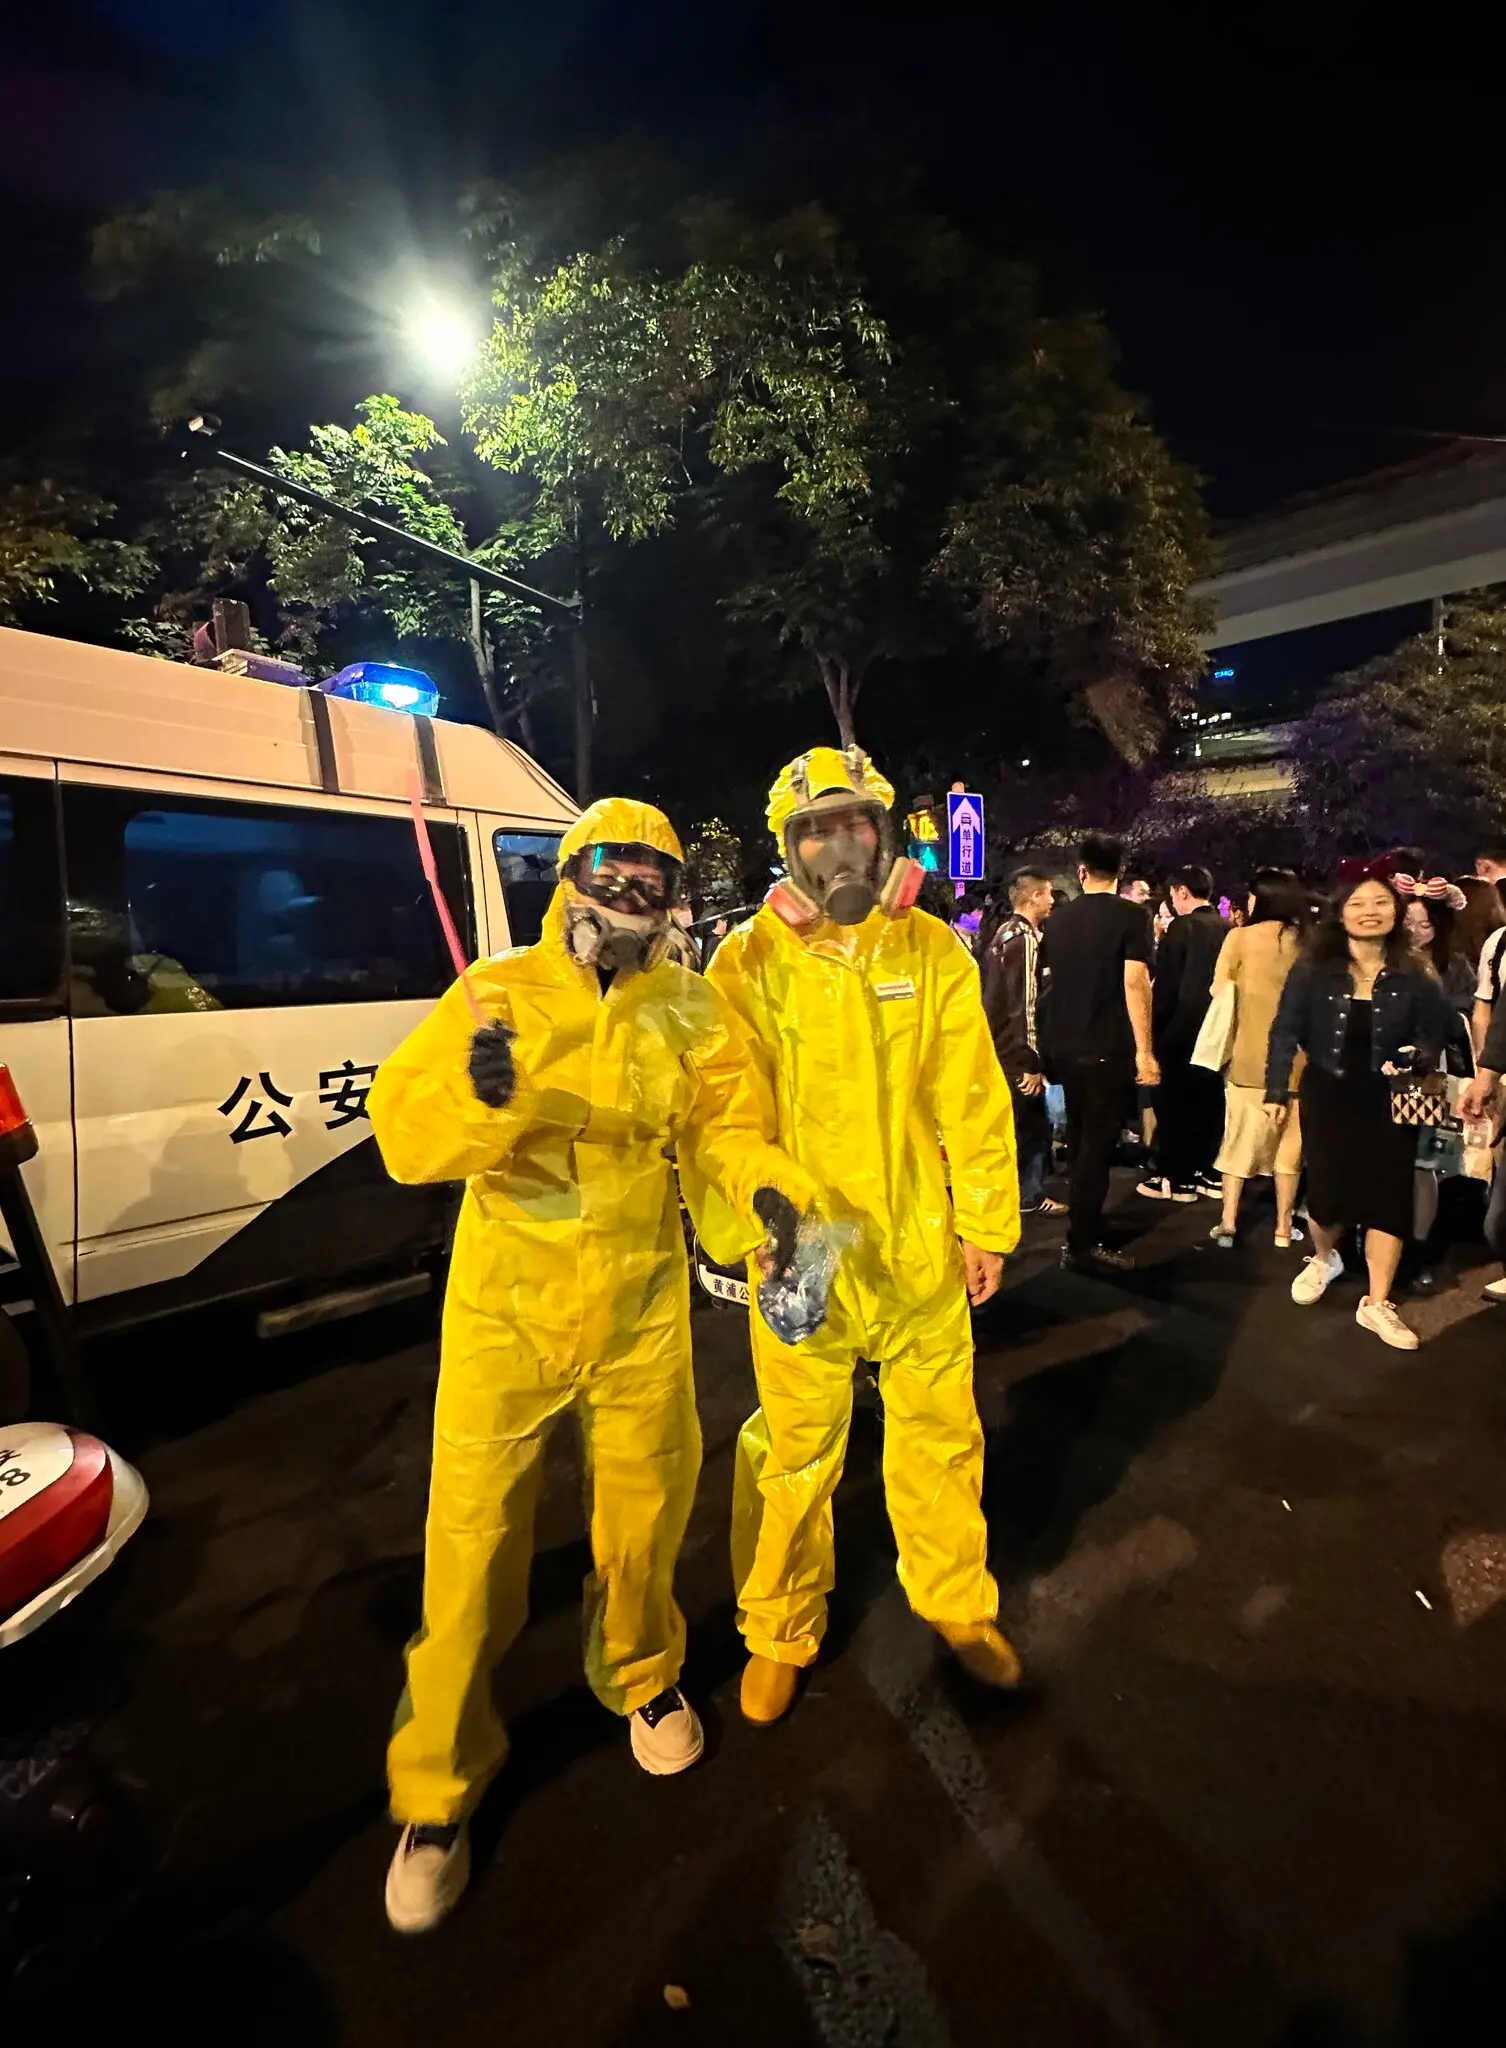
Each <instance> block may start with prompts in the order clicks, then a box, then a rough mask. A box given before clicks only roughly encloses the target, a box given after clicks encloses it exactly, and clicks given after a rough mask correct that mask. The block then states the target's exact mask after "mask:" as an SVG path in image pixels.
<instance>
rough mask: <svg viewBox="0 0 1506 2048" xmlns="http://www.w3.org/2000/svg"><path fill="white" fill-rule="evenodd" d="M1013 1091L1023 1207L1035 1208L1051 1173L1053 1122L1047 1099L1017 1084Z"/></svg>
mask: <svg viewBox="0 0 1506 2048" xmlns="http://www.w3.org/2000/svg"><path fill="white" fill-rule="evenodd" d="M1009 1092H1010V1094H1011V1096H1012V1097H1013V1098H1014V1152H1015V1160H1016V1162H1017V1164H1018V1166H1019V1171H1020V1207H1021V1208H1022V1209H1034V1208H1035V1207H1036V1206H1037V1205H1038V1203H1039V1202H1040V1199H1041V1196H1042V1195H1043V1194H1044V1193H1045V1191H1046V1176H1047V1174H1048V1173H1049V1172H1050V1171H1051V1119H1050V1117H1049V1116H1048V1115H1047V1113H1046V1097H1045V1094H1044V1093H1042V1094H1040V1095H1022V1094H1021V1093H1020V1091H1019V1089H1018V1088H1016V1086H1015V1085H1014V1083H1013V1081H1011V1082H1010V1084H1009Z"/></svg>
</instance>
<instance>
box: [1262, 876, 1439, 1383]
mask: <svg viewBox="0 0 1506 2048" xmlns="http://www.w3.org/2000/svg"><path fill="white" fill-rule="evenodd" d="M1299 1047H1300V1048H1301V1050H1302V1051H1303V1052H1305V1053H1306V1054H1307V1067H1306V1070H1305V1072H1304V1073H1303V1076H1302V1089H1301V1100H1302V1131H1303V1139H1304V1143H1305V1146H1306V1151H1307V1208H1308V1215H1309V1217H1310V1219H1311V1222H1312V1230H1313V1247H1314V1248H1313V1255H1312V1257H1311V1258H1309V1259H1308V1260H1307V1261H1306V1263H1305V1264H1304V1266H1303V1268H1302V1271H1301V1272H1300V1273H1299V1274H1298V1275H1297V1277H1296V1279H1295V1280H1294V1281H1293V1282H1292V1299H1293V1301H1296V1302H1300V1303H1301V1304H1302V1305H1303V1306H1304V1307H1306V1306H1310V1305H1311V1304H1312V1303H1313V1302H1316V1301H1320V1300H1321V1299H1322V1297H1323V1296H1324V1294H1326V1293H1327V1291H1328V1289H1329V1287H1330V1286H1331V1285H1332V1284H1333V1282H1334V1281H1335V1280H1337V1279H1338V1277H1339V1275H1340V1274H1341V1273H1342V1272H1343V1270H1344V1261H1343V1259H1342V1258H1341V1257H1340V1255H1339V1245H1340V1244H1341V1242H1342V1241H1343V1238H1344V1235H1345V1232H1346V1231H1348V1230H1352V1229H1362V1230H1364V1232H1365V1263H1366V1265H1367V1267H1368V1268H1369V1278H1370V1291H1369V1293H1368V1294H1367V1295H1366V1296H1365V1297H1364V1299H1363V1300H1362V1301H1361V1303H1360V1305H1359V1308H1358V1310H1357V1311H1356V1314H1355V1321H1356V1322H1357V1323H1358V1324H1359V1325H1360V1327H1361V1328H1362V1329H1365V1330H1370V1331H1372V1332H1373V1333H1374V1334H1375V1335H1376V1336H1377V1337H1379V1338H1380V1339H1381V1341H1382V1342H1383V1343H1385V1344H1390V1345H1393V1346H1394V1347H1395V1348H1396V1349H1397V1350H1399V1351H1415V1350H1416V1349H1417V1345H1418V1337H1417V1333H1416V1332H1415V1331H1414V1330H1411V1329H1409V1328H1408V1327H1407V1325H1406V1324H1405V1323H1404V1322H1403V1321H1402V1319H1401V1317H1400V1316H1399V1315H1398V1314H1397V1312H1396V1307H1395V1304H1394V1303H1393V1302H1392V1300H1391V1287H1392V1283H1393V1282H1394V1281H1395V1278H1396V1268H1397V1265H1398V1263H1399V1261H1400V1259H1401V1254H1402V1247H1403V1245H1404V1243H1405V1240H1406V1237H1407V1234H1408V1232H1409V1230H1410V1229H1411V1223H1412V1172H1413V1167H1414V1165H1415V1163H1416V1157H1417V1133H1416V1132H1415V1130H1412V1129H1410V1128H1409V1127H1407V1126H1406V1125H1404V1124H1396V1123H1393V1122H1392V1121H1391V1092H1392V1090H1391V1083H1392V1080H1393V1079H1397V1080H1400V1079H1403V1078H1404V1077H1406V1076H1409V1075H1412V1074H1429V1073H1434V1072H1436V1071H1437V1069H1438V1067H1439V1065H1440V1063H1441V1062H1442V1061H1443V1060H1444V1059H1445V1057H1446V1058H1447V1060H1448V1063H1449V1065H1450V1067H1451V1068H1453V1070H1454V1071H1455V1072H1458V1073H1463V1074H1467V1073H1469V1072H1470V1071H1471V1069H1472V1062H1471V1060H1470V1053H1469V1039H1468V1034H1467V1033H1466V1032H1465V1030H1464V1028H1463V1024H1462V1020H1461V1019H1460V1017H1459V1013H1458V1012H1457V1011H1456V1010H1455V1009H1453V1008H1452V1007H1451V1006H1450V1004H1449V1002H1448V1000H1447V998H1446V997H1445V995H1444V993H1443V989H1442V987H1441V986H1440V984H1439V982H1438V980H1437V979H1436V977H1435V976H1434V975H1433V974H1431V973H1430V972H1429V971H1428V969H1427V967H1426V966H1425V965H1424V964H1422V963H1419V961H1418V959H1417V957H1416V955H1415V954H1414V953H1413V952H1412V949H1411V947H1410V945H1409V943H1408V940H1407V935H1406V930H1405V927H1404V925H1403V922H1402V913H1401V904H1400V901H1399V899H1398V897H1397V895H1396V892H1395V891H1394V890H1393V889H1392V888H1391V887H1390V885H1389V883H1386V882H1382V881H1377V880H1375V879H1374V878H1371V877H1367V878H1365V879H1364V880H1361V881H1358V882H1350V883H1348V884H1347V885H1346V886H1345V887H1343V888H1341V889H1340V890H1339V891H1338V893H1337V894H1336V895H1335V896H1334V898H1333V903H1332V908H1331V911H1330V914H1329V915H1328V916H1327V917H1326V918H1325V919H1324V920H1323V922H1322V923H1321V924H1320V925H1319V926H1318V928H1317V930H1316V931H1315V932H1314V934H1313V936H1312V939H1311V941H1310V943H1309V947H1308V952H1307V957H1306V959H1304V960H1300V961H1298V963H1297V965H1296V966H1295V967H1294V968H1293V969H1292V971H1291V974H1290V975H1289V976H1288V977H1287V982H1286V986H1285V988H1284V989H1283V990H1282V992H1281V1002H1280V1005H1279V1007H1278V1008H1277V1011H1276V1022H1275V1024H1274V1025H1273V1027H1272V1030H1271V1046H1270V1053H1269V1056H1268V1059H1267V1063H1266V1087H1265V1094H1266V1115H1267V1116H1268V1117H1270V1118H1271V1119H1272V1121H1273V1122H1274V1123H1276V1124H1277V1125H1278V1126H1279V1125H1280V1124H1281V1123H1282V1122H1284V1120H1285V1118H1286V1115H1287V1104H1288V1102H1289V1100H1290V1095H1291V1075H1292V1065H1293V1062H1294V1060H1295V1058H1296V1054H1297V1051H1298V1048H1299Z"/></svg>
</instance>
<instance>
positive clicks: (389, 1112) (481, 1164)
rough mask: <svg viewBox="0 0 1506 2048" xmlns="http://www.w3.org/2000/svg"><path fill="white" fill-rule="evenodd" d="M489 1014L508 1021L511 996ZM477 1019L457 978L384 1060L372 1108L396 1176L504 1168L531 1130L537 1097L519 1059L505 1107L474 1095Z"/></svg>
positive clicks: (452, 1176) (447, 1175)
mask: <svg viewBox="0 0 1506 2048" xmlns="http://www.w3.org/2000/svg"><path fill="white" fill-rule="evenodd" d="M486 1008H487V1012H488V1015H489V1016H491V1017H495V1018H497V1019H498V1020H499V1021H500V1022H501V1023H504V1024H506V1023H510V1022H511V1016H510V1013H509V1011H508V1008H507V1006H506V999H505V997H504V998H503V1000H502V1001H501V1002H498V1001H497V999H496V995H495V993H494V992H488V999H487V1003H486ZM475 1030H476V1020H475V1018H474V1017H473V1016H472V1014H471V1009H470V1005H469V1003H468V1002H467V1001H466V997H465V990H464V989H463V988H462V987H461V986H460V984H459V982H456V984H455V986H454V987H453V988H451V989H450V990H449V991H448V992H447V993H446V994H445V995H443V996H441V998H440V1000H439V1002H438V1004H437V1005H436V1006H435V1008H434V1009H433V1010H432V1011H431V1012H430V1014H429V1015H428V1016H427V1017H426V1018H425V1019H424V1021H423V1023H422V1024H420V1025H419V1026H418V1027H417V1028H416V1029H415V1030H413V1031H410V1032H409V1034H408V1036H407V1037H406V1038H405V1039H404V1040H403V1042H402V1044H401V1045H400V1046H399V1047H398V1049H397V1051H396V1052H395V1053H393V1054H392V1056H391V1057H390V1058H389V1059H386V1060H383V1062H382V1064H381V1066H380V1067H379V1068H378V1069H377V1077H376V1080H375V1081H374V1082H373V1083H372V1086H371V1094H370V1095H369V1096H368V1098H367V1102H366V1108H367V1112H368V1114H369V1115H370V1117H371V1122H372V1128H373V1129H374V1130H375V1132H376V1141H377V1144H378V1146H379V1147H380V1148H381V1153H382V1159H383V1162H384V1164H385V1165H386V1168H387V1171H388V1172H389V1173H390V1174H391V1175H392V1178H393V1179H394V1180H397V1181H404V1182H408V1183H413V1182H417V1181H434V1180H469V1179H470V1177H471V1175H472V1174H476V1173H487V1172H490V1171H491V1170H493V1169H494V1168H496V1167H498V1166H500V1165H501V1164H502V1162H503V1161H504V1160H505V1159H506V1157H507V1155H508V1153H509V1152H510V1151H511V1150H512V1148H513V1146H514V1145H515V1144H516V1143H517V1141H518V1139H519V1138H520V1137H521V1136H522V1134H523V1132H524V1131H525V1130H526V1129H527V1128H528V1125H529V1122H530V1121H531V1119H532V1116H533V1112H534V1107H535V1100H534V1092H533V1090H532V1089H531V1088H530V1086H529V1084H528V1079H527V1076H526V1074H525V1073H524V1072H523V1069H522V1065H521V1062H520V1063H519V1066H518V1088H517V1093H516V1094H515V1095H514V1096H513V1099H512V1101H511V1102H510V1103H509V1104H508V1105H507V1107H506V1109H488V1108H487V1106H486V1104H485V1103H484V1102H479V1101H478V1100H477V1099H476V1094H475V1091H474V1089H473V1088H472V1087H471V1077H470V1072H469V1067H468V1063H469V1060H470V1052H471V1038H472V1036H473V1034H474V1032H475Z"/></svg>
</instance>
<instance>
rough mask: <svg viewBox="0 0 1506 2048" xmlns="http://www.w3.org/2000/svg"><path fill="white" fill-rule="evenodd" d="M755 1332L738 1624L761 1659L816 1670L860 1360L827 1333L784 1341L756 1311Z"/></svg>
mask: <svg viewBox="0 0 1506 2048" xmlns="http://www.w3.org/2000/svg"><path fill="white" fill-rule="evenodd" d="M751 1328H752V1335H753V1370H754V1373H755V1376H756V1377H757V1380H758V1398H759V1401H760V1403H761V1404H762V1405H761V1406H760V1407H759V1409H758V1411H757V1413H756V1414H755V1415H753V1416H752V1417H751V1418H750V1420H749V1421H748V1422H746V1423H745V1424H744V1425H743V1429H742V1433H741V1435H740V1436H739V1437H738V1440H737V1471H736V1476H735V1479H734V1482H733V1496H732V1577H733V1583H734V1584H735V1585H736V1587H737V1605H738V1616H737V1625H738V1627H739V1628H740V1629H741V1630H742V1632H743V1635H744V1637H745V1639H746V1641H747V1645H748V1649H749V1650H750V1652H751V1653H752V1654H753V1655H754V1656H755V1657H769V1658H772V1659H773V1661H774V1662H775V1663H778V1664H810V1663H813V1662H814V1661H815V1657H816V1652H817V1650H818V1649H819V1648H820V1646H821V1638H822V1636H823V1635H824V1634H825V1633H826V1596H827V1594H828V1593H829V1592H830V1591H831V1589H832V1584H833V1581H834V1579H835V1576H836V1565H835V1558H834V1553H833V1543H832V1518H831V1497H832V1495H833V1493H834V1492H835V1491H836V1486H837V1481H838V1480H839V1479H840V1478H841V1476H842V1462H843V1460H844V1459H845V1457H846V1455H847V1429H848V1424H849V1423H850V1422H851V1420H852V1374H853V1367H854V1365H855V1363H856V1356H855V1353H854V1351H853V1349H852V1347H851V1345H850V1344H847V1343H845V1342H841V1343H838V1342H834V1341H832V1338H831V1336H830V1335H829V1334H828V1332H827V1331H821V1332H819V1333H818V1334H817V1335H816V1336H814V1337H812V1338H809V1339H808V1340H807V1341H806V1342H805V1343H804V1344H802V1345H800V1346H799V1347H798V1349H796V1348H794V1347H791V1346H788V1345H784V1344H781V1343H780V1342H779V1340H778V1338H777V1337H775V1336H774V1334H773V1332H772V1331H771V1330H770V1329H769V1327H768V1325H767V1324H766V1323H765V1322H764V1320H763V1318H762V1316H760V1315H759V1314H758V1312H757V1310H756V1309H755V1310H754V1312H753V1316H752V1319H751ZM823 1337H824V1338H826V1339H827V1343H828V1349H827V1350H826V1351H825V1352H824V1353H823V1351H822V1350H821V1348H820V1347H821V1343H822V1339H823Z"/></svg>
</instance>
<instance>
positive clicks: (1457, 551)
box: [1194, 442, 1506, 648]
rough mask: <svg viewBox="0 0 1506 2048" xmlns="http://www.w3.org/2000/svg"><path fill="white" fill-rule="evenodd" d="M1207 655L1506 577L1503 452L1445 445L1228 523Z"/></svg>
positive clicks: (1211, 589)
mask: <svg viewBox="0 0 1506 2048" xmlns="http://www.w3.org/2000/svg"><path fill="white" fill-rule="evenodd" d="M1219 553H1220V558H1221V563H1222V566H1221V568H1220V570H1219V573H1218V574H1217V575H1216V576H1210V577H1208V578H1207V579H1206V580H1205V581H1203V582H1202V583H1199V584H1198V585H1196V587H1195V591H1194V594H1195V595H1196V596H1198V597H1204V598H1211V599H1212V600H1213V602H1214V603H1215V604H1216V606H1217V607H1218V623H1217V625H1216V626H1215V627H1214V629H1213V631H1212V632H1211V633H1208V634H1205V635H1204V638H1203V645H1204V646H1205V647H1207V648H1215V647H1234V646H1238V645H1239V644H1241V643H1242V642H1244V641H1247V640H1265V639H1269V638H1271V637H1272V636H1273V635H1274V634H1277V633H1292V632H1297V631H1299V630H1300V629H1302V628H1303V627H1307V626H1322V625H1327V624H1328V623H1329V622H1330V621H1332V620H1335V619H1353V618H1359V617H1362V616H1363V615H1365V614H1366V613H1369V612H1381V611H1389V610H1391V609H1393V608H1394V607H1396V606H1399V605H1408V604H1419V603H1425V602H1427V601H1428V600H1429V599H1431V598H1435V597H1447V596H1449V595H1450V594H1452V593H1453V592H1455V591H1460V590H1474V589H1477V588H1479V587H1480V586H1481V585H1483V584H1488V583H1501V582H1506V447H1501V448H1496V447H1487V446H1481V445H1480V444H1478V443H1473V442H1456V443H1451V444H1450V445H1449V446H1448V447H1446V448H1444V449H1441V450H1439V451H1438V452H1437V453H1435V454H1432V455H1427V456H1424V457H1422V458H1421V459H1420V460H1418V461H1416V462H1409V463H1403V464H1401V465H1399V466H1398V467H1396V468H1394V469H1383V470H1378V471H1376V472H1375V473H1374V474H1373V475H1371V476H1367V477H1360V478H1358V479H1356V480H1355V481H1354V482H1352V483H1345V484H1338V485H1335V486H1334V488H1333V489H1332V490H1327V491H1314V492H1312V493H1310V494H1309V495H1307V496H1306V497H1302V498H1294V499H1292V500H1291V501H1290V503H1288V504H1287V505H1285V506H1282V507H1281V508H1280V509H1279V510H1277V511H1275V512H1272V513H1270V514H1268V515H1266V516H1265V517H1263V518H1260V519H1253V520H1249V521H1247V522H1246V523H1244V524H1243V525H1240V526H1235V527H1230V528H1229V529H1228V530H1227V531H1226V532H1225V533H1223V534H1222V535H1221V536H1220V539H1219Z"/></svg>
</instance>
